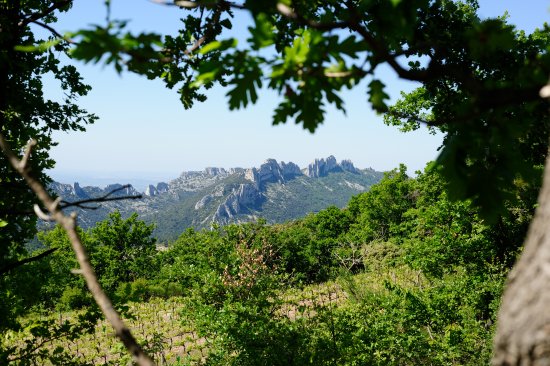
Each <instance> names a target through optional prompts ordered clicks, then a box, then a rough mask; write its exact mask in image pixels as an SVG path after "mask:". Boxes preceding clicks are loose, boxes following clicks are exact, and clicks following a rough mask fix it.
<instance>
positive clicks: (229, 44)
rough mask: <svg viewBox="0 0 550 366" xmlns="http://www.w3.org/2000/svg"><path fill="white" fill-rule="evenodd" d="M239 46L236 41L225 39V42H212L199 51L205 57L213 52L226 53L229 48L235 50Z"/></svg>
mask: <svg viewBox="0 0 550 366" xmlns="http://www.w3.org/2000/svg"><path fill="white" fill-rule="evenodd" d="M236 46H237V40H236V39H225V40H223V41H212V42H210V43H208V44H206V45H204V46H202V47H201V48H200V49H199V53H200V54H201V55H205V54H207V53H209V52H212V51H220V52H221V51H225V50H227V49H229V48H234V47H236Z"/></svg>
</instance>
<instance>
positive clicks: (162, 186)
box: [156, 182, 170, 193]
mask: <svg viewBox="0 0 550 366" xmlns="http://www.w3.org/2000/svg"><path fill="white" fill-rule="evenodd" d="M156 188H157V192H158V193H165V192H168V189H169V188H170V186H168V183H164V182H159V183H157V187H156Z"/></svg>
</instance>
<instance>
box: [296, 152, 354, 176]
mask: <svg viewBox="0 0 550 366" xmlns="http://www.w3.org/2000/svg"><path fill="white" fill-rule="evenodd" d="M332 172H350V173H354V174H360V170H359V169H357V168H356V167H355V166H354V165H353V163H352V162H351V161H350V160H342V161H341V162H340V164H338V162H337V161H336V158H335V157H334V156H332V155H331V156H329V157H328V158H326V159H315V161H314V162H313V163H311V164H309V165H308V166H307V168H304V169H302V173H304V175H306V176H308V177H310V178H319V177H326V176H327V175H328V174H329V173H332Z"/></svg>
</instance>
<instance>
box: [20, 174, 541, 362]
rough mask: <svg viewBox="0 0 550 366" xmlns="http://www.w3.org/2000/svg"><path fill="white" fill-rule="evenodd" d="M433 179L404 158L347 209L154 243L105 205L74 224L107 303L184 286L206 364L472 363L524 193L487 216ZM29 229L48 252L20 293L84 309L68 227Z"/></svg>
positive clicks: (134, 222) (521, 215)
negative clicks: (82, 227)
mask: <svg viewBox="0 0 550 366" xmlns="http://www.w3.org/2000/svg"><path fill="white" fill-rule="evenodd" d="M444 185H445V182H444V181H443V180H442V178H441V177H440V175H439V174H438V172H437V171H433V170H428V171H426V172H424V173H421V174H418V176H417V177H416V178H414V179H413V178H410V177H408V176H407V173H406V168H405V167H404V166H401V167H400V168H399V169H397V170H394V171H391V172H388V173H387V174H386V175H385V177H384V179H383V180H382V181H381V182H380V183H379V184H377V185H375V186H373V187H372V189H371V190H370V191H369V192H366V193H363V194H360V195H358V196H356V197H353V198H352V200H351V201H350V203H349V206H348V207H347V208H345V209H339V208H337V207H329V208H327V209H325V210H322V211H320V212H318V213H316V214H310V215H308V216H306V217H304V218H303V219H300V220H295V221H292V222H288V223H285V224H277V225H268V224H266V222H265V221H262V220H259V221H258V222H255V223H246V224H238V225H236V224H234V225H228V226H225V227H218V226H215V227H213V228H212V230H203V231H195V230H193V229H189V230H187V231H185V232H184V233H182V234H181V236H180V237H179V238H178V239H177V240H176V241H175V242H174V243H172V244H171V245H170V246H169V247H168V248H167V249H165V250H160V251H159V250H157V249H156V247H155V244H156V243H155V240H154V239H153V238H152V237H151V234H152V231H153V227H152V226H150V225H146V224H145V223H143V222H141V221H140V220H138V219H137V217H136V216H135V215H134V216H131V217H130V218H128V219H122V218H121V216H120V214H118V213H114V214H112V215H111V216H110V217H109V219H108V220H106V221H104V222H102V223H99V224H98V225H97V226H96V227H95V228H92V229H90V230H88V231H86V232H81V236H82V238H83V242H84V243H85V244H86V246H87V248H88V250H89V251H90V256H91V260H92V263H93V264H94V266H95V268H96V271H97V274H98V277H99V280H100V282H101V283H102V285H103V286H104V287H105V288H106V290H107V291H108V292H109V293H110V294H111V296H113V297H114V298H115V300H116V302H117V303H119V304H122V303H124V302H126V301H147V300H148V299H150V298H151V297H164V298H166V297H171V296H181V297H183V298H184V299H185V303H186V306H185V310H184V312H183V314H182V315H183V317H184V319H186V325H187V326H192V328H193V329H195V330H196V331H197V332H198V334H199V335H200V336H201V337H205V338H206V339H208V342H209V346H208V351H209V354H208V358H207V364H210V365H267V364H269V365H278V364H280V365H307V364H312V365H334V364H338V365H357V364H368V365H403V364H431V365H459V364H460V365H478V364H480V363H484V362H486V361H487V360H488V358H489V356H490V353H491V337H492V333H493V324H494V323H495V314H496V311H497V308H498V304H499V298H500V295H501V292H502V287H503V282H504V277H505V274H506V272H507V270H508V268H509V265H510V263H511V260H513V258H514V256H515V255H516V250H517V248H519V247H520V245H521V242H520V240H521V238H522V237H523V235H524V233H525V229H526V225H525V222H528V221H529V216H530V215H531V213H532V212H531V211H532V207H533V202H527V200H525V199H524V200H521V201H520V203H519V204H518V203H515V204H511V203H510V204H509V205H508V208H509V212H508V214H507V215H505V216H502V217H501V218H499V220H497V221H496V222H495V223H492V224H488V223H486V222H484V221H483V220H482V219H481V218H480V215H479V214H478V212H477V211H476V209H475V208H473V206H472V205H471V204H470V203H469V202H453V201H451V200H449V198H448V197H447V195H446V194H445V193H444ZM525 192H526V191H525ZM40 240H41V241H42V242H43V243H44V244H45V245H46V246H48V247H57V248H59V250H58V251H56V252H55V253H54V254H52V255H51V256H50V257H49V258H48V260H46V261H43V262H36V263H34V264H32V265H33V266H35V267H36V270H37V271H40V272H41V273H43V277H41V278H40V279H39V281H40V285H37V284H34V285H33V286H34V287H35V288H37V289H38V291H36V294H35V296H34V297H31V298H28V299H25V300H24V301H26V302H27V303H28V304H29V305H32V304H40V305H41V306H46V307H57V308H58V309H76V308H82V307H87V306H88V305H89V304H90V302H91V301H90V297H89V295H87V292H86V290H85V287H84V283H83V281H82V279H81V278H80V277H78V276H75V275H72V274H70V270H71V269H72V268H75V267H76V262H75V260H74V258H73V256H72V253H71V252H70V250H69V243H68V241H67V238H66V236H65V234H64V233H63V232H62V231H61V230H60V229H54V230H52V231H50V232H48V233H43V234H41V235H40ZM331 280H332V281H336V282H337V284H334V283H333V285H331V286H332V287H331V290H329V291H328V292H326V293H324V294H320V295H319V294H318V295H311V296H310V295H306V294H308V293H309V292H308V291H310V290H308V289H310V288H311V286H312V285H314V286H318V287H319V288H321V287H322V286H326V285H323V284H322V283H324V282H326V281H331ZM308 286H309V287H308ZM289 294H294V295H291V296H290V295H289ZM289 296H290V297H289ZM333 296H335V298H337V299H338V300H334V301H333V300H332V297H333ZM327 298H328V299H329V301H328V302H327V301H326V299H327ZM319 300H321V303H323V304H320V303H319Z"/></svg>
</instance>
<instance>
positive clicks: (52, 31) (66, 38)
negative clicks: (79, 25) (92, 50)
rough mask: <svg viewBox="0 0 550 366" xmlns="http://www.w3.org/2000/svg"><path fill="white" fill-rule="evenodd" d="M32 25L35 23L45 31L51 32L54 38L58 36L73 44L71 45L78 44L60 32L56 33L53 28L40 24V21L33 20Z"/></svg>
mask: <svg viewBox="0 0 550 366" xmlns="http://www.w3.org/2000/svg"><path fill="white" fill-rule="evenodd" d="M32 23H34V24H36V25H39V26H41V27H42V28H44V29H47V30H49V31H50V32H51V33H52V34H53V35H54V36H56V37H57V38H61V39H63V40H64V41H65V42H67V43H71V44H76V43H77V42H75V41H74V40H72V39H71V38H68V37H65V36H64V35H62V34H61V33H59V32H58V31H56V30H55V29H54V28H53V27H50V26H49V25H47V24H45V23H42V22H39V21H38V20H33V21H32Z"/></svg>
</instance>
